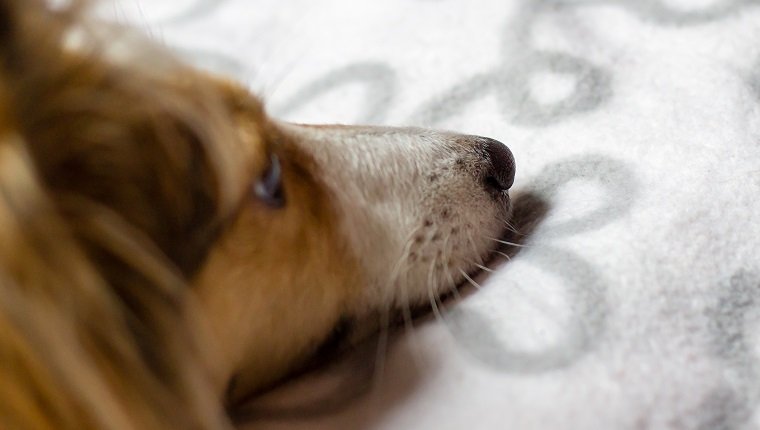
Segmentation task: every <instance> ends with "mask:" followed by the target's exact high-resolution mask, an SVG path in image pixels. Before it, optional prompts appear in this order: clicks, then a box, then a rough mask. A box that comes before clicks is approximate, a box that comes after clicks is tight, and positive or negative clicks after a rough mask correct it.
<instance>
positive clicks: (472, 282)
mask: <svg viewBox="0 0 760 430" xmlns="http://www.w3.org/2000/svg"><path fill="white" fill-rule="evenodd" d="M459 273H461V274H462V276H464V277H465V279H467V280H468V281H469V282H470V284H472V286H473V287H475V288H477V289H478V290H482V289H483V287H481V286H480V284H478V283H477V282H475V280H474V279H472V278H470V275H468V274H467V272H465V271H464V270H462V269H459Z"/></svg>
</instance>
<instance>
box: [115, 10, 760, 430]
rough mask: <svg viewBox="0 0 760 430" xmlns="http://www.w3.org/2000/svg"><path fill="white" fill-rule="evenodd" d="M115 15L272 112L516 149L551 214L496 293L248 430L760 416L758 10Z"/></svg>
mask: <svg viewBox="0 0 760 430" xmlns="http://www.w3.org/2000/svg"><path fill="white" fill-rule="evenodd" d="M109 7H112V8H113V11H114V12H115V13H116V15H117V16H118V17H120V18H121V19H124V20H125V21H129V22H131V23H133V24H137V25H138V26H141V27H143V28H145V29H146V30H147V31H148V32H149V33H151V34H152V35H153V36H154V37H155V38H156V39H159V40H161V41H163V42H164V43H166V44H167V45H168V46H170V47H171V48H172V49H174V50H175V51H176V52H177V53H179V55H180V56H182V57H184V58H186V59H188V60H189V61H191V62H192V63H194V64H196V65H198V66H200V67H203V68H207V69H210V70H213V71H216V72H221V73H223V74H226V75H228V76H231V77H234V78H236V79H239V80H241V81H243V82H245V83H246V84H248V85H249V86H250V87H251V88H252V89H253V90H255V91H256V92H258V93H259V94H261V95H262V97H263V98H264V100H265V101H266V104H267V106H268V109H269V111H270V112H271V113H272V114H273V115H274V116H277V117H280V118H283V119H287V120H292V121H298V122H318V123H350V124H354V123H368V124H388V125H415V126H424V127H435V128H442V129H450V130H456V131H459V132H464V133H472V134H479V135H485V136H489V137H493V138H496V139H498V140H500V141H502V142H504V143H506V144H507V145H508V146H509V147H510V148H511V150H512V151H513V153H514V155H515V158H516V160H517V179H516V182H515V187H514V188H513V194H514V195H515V202H516V205H517V206H518V207H517V208H516V210H518V211H519V210H521V208H520V207H519V206H520V204H521V203H520V201H522V200H521V197H520V196H529V197H530V199H529V200H531V201H533V205H535V204H536V202H539V203H540V206H541V207H542V210H541V211H540V212H541V219H540V222H539V223H537V224H536V225H535V227H534V228H533V229H532V231H531V233H530V235H529V236H528V237H526V238H525V240H524V241H523V242H522V246H521V247H520V249H519V251H520V252H516V253H513V254H514V255H512V258H511V259H510V260H509V261H506V262H504V263H502V264H500V265H498V267H496V268H495V271H494V273H490V274H484V275H482V276H480V277H479V278H478V279H476V280H474V281H475V282H477V284H478V285H479V288H472V289H470V290H469V291H467V292H463V293H462V297H460V298H459V299H455V300H453V301H451V302H450V303H448V304H447V306H446V307H445V309H443V310H442V311H441V312H440V315H439V316H438V318H434V317H429V318H427V319H423V320H421V321H415V323H414V327H413V328H409V329H408V330H401V332H400V333H399V334H398V335H395V336H391V338H390V339H387V347H386V348H385V350H384V351H383V354H377V353H376V348H374V345H375V344H376V343H377V340H375V341H374V342H372V345H369V346H368V347H367V350H366V351H362V349H361V348H359V350H358V351H356V352H355V353H354V354H349V357H347V358H345V359H341V360H338V361H337V362H336V363H335V364H334V365H332V366H330V367H328V368H323V369H320V370H319V371H316V372H313V373H311V374H308V375H305V376H303V377H302V378H299V379H297V380H295V381H293V382H292V383H290V384H288V385H287V386H285V387H283V388H282V389H281V390H278V391H276V392H274V393H271V394H270V395H268V396H265V397H264V398H263V399H261V400H260V401H259V402H258V403H257V405H255V407H254V410H256V411H257V413H256V414H254V415H255V416H256V418H255V419H253V420H252V421H250V422H248V423H247V424H245V427H246V428H250V429H254V428H273V429H283V430H284V429H289V430H290V429H354V428H372V429H389V430H390V429H393V430H396V429H427V428H436V429H465V428H467V429H505V428H510V429H644V428H646V429H650V428H651V429H705V430H707V429H758V428H760V407H759V406H760V240H758V239H760V222H758V217H759V216H760V215H758V214H760V199H758V195H760V2H758V1H755V0H473V1H468V2H464V1H455V0H384V1H371V0H323V1H319V2H315V1H309V0H287V1H280V0H218V1H213V0H151V1H140V2H136V0H114V1H113V4H112V5H111V6H109ZM523 200H525V199H523ZM532 213H534V214H535V213H536V212H535V211H534V212H532ZM486 275H487V276H486ZM378 364H381V365H378Z"/></svg>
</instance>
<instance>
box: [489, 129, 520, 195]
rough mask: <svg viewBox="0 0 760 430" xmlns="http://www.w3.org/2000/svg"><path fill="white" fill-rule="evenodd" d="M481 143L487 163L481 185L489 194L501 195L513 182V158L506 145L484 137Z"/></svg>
mask: <svg viewBox="0 0 760 430" xmlns="http://www.w3.org/2000/svg"><path fill="white" fill-rule="evenodd" d="M482 142H483V149H484V150H485V153H486V154H487V155H488V163H489V164H488V167H487V168H486V169H485V174H484V175H483V184H484V185H485V187H486V190H488V191H489V192H492V193H497V194H501V193H502V192H504V191H507V190H508V189H510V188H511V187H512V184H513V183H514V182H515V158H514V156H512V151H510V150H509V148H507V145H505V144H503V143H501V142H499V141H498V140H494V139H490V138H487V137H484V138H482Z"/></svg>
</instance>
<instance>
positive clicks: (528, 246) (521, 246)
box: [486, 236, 532, 248]
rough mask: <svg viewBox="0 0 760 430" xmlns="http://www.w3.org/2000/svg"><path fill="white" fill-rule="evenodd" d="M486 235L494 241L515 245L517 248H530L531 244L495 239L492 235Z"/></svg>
mask: <svg viewBox="0 0 760 430" xmlns="http://www.w3.org/2000/svg"><path fill="white" fill-rule="evenodd" d="M486 237H487V238H488V239H490V240H493V241H494V242H499V243H503V244H504V245H510V246H516V247H518V248H530V247H532V245H523V244H519V243H514V242H509V241H507V240H501V239H496V238H493V237H490V236H486Z"/></svg>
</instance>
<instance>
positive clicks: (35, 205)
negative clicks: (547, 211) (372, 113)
mask: <svg viewBox="0 0 760 430" xmlns="http://www.w3.org/2000/svg"><path fill="white" fill-rule="evenodd" d="M83 7H84V6H82V5H81V4H79V3H75V4H73V5H69V6H66V7H63V6H60V5H59V6H58V7H56V8H52V7H50V6H48V5H47V4H46V3H44V1H42V0H0V243H1V244H2V246H1V248H0V364H1V365H0V428H3V429H88V428H99V429H180V428H188V429H189V428H193V429H224V428H230V425H231V424H230V420H229V418H228V414H227V412H226V410H225V408H226V407H227V406H228V405H229V404H234V402H235V399H239V398H241V397H242V396H243V395H246V394H248V393H252V392H253V393H255V392H258V391H261V390H263V389H266V388H267V387H270V386H272V385H273V384H275V383H277V382H278V381H280V380H281V379H282V378H283V377H284V376H286V375H288V374H289V373H291V372H293V371H295V370H296V369H298V368H299V367H300V366H302V365H303V364H304V363H305V362H306V361H307V360H308V359H309V358H310V357H311V356H312V355H313V354H314V353H315V351H317V349H318V348H319V347H320V345H322V344H324V342H326V341H327V340H328V339H330V337H331V336H332V335H333V333H334V332H335V330H336V327H338V326H345V325H346V323H347V322H348V325H349V326H350V325H351V324H355V325H356V326H360V325H361V324H369V326H372V325H373V324H375V323H373V322H372V321H375V320H376V319H377V316H378V315H383V314H387V313H395V312H399V311H400V310H402V309H405V308H407V307H409V306H414V305H422V304H426V303H429V302H430V301H434V300H436V299H437V298H438V297H439V296H441V295H445V294H446V293H447V291H449V290H450V289H451V288H454V287H455V286H456V285H458V284H460V283H461V282H462V281H463V280H464V279H465V277H466V276H468V274H472V273H473V272H474V271H477V267H478V261H482V260H483V259H484V258H487V256H488V255H489V254H490V253H491V252H492V251H493V249H494V247H495V245H496V242H495V239H497V238H498V237H500V236H501V235H502V233H503V232H504V230H505V222H506V219H507V218H508V216H509V211H510V199H509V194H508V190H509V189H510V187H511V186H512V184H513V181H514V175H515V163H514V158H513V156H512V154H511V152H510V151H509V149H507V147H506V146H505V145H503V144H502V143H500V142H498V141H495V140H493V139H489V138H484V137H479V136H470V135H460V134H456V133H451V132H439V131H431V130H424V129H417V128H388V127H369V126H341V125H335V126H322V125H301V124H291V123H285V122H280V121H277V120H275V119H273V118H270V117H269V116H268V115H267V114H266V112H265V110H264V108H263V106H262V103H261V102H260V101H259V100H258V99H257V98H256V97H255V96H254V95H252V94H251V93H250V92H249V91H248V90H247V89H245V88H243V87H241V86H239V85H237V84H235V83H232V82H229V81H227V80H225V79H223V78H220V77H215V76H210V75H208V74H206V73H204V72H200V71H196V70H193V69H192V68H190V67H188V66H184V65H182V64H180V63H178V62H174V61H168V60H166V59H165V55H164V54H162V55H161V56H157V57H155V58H154V61H153V62H152V63H146V62H145V61H142V60H139V61H138V60H135V58H134V57H130V55H129V49H127V50H126V51H125V50H124V49H121V48H120V49H111V48H112V47H111V46H110V44H109V40H103V38H102V37H101V38H99V37H98V36H97V34H99V33H98V32H97V31H94V30H92V28H93V27H88V25H89V24H88V23H89V18H82V16H83V14H84V12H83V11H82V8H83ZM88 29H89V30H88ZM90 30H92V31H90ZM122 48H123V47H122ZM142 48H143V47H141V48H140V49H134V50H133V51H134V52H141V53H144V52H147V51H144V50H143V49H142ZM145 49H148V48H145ZM125 52H126V54H125ZM134 52H133V54H134ZM159 63H160V66H157V65H158V64H159Z"/></svg>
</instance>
